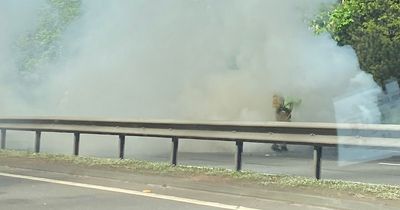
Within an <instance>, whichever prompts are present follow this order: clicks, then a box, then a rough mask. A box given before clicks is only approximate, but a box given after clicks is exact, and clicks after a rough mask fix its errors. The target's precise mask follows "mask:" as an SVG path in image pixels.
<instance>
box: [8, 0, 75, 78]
mask: <svg viewBox="0 0 400 210" xmlns="http://www.w3.org/2000/svg"><path fill="white" fill-rule="evenodd" d="M80 5H81V0H47V1H46V4H45V6H44V7H43V8H42V10H41V11H40V12H39V18H38V23H37V26H36V27H35V28H34V30H33V31H30V32H28V33H26V34H24V35H23V36H22V37H20V38H19V39H18V41H17V43H16V49H17V51H18V52H19V53H18V54H19V55H20V56H19V58H18V61H17V65H18V69H19V71H20V72H21V73H22V74H29V73H31V72H33V71H34V70H35V69H37V68H38V67H40V66H42V65H44V64H46V63H47V62H50V61H52V60H54V59H56V58H57V57H59V55H60V54H61V48H62V46H61V44H60V43H59V41H60V38H61V36H62V34H63V32H64V31H65V30H66V28H67V26H68V25H69V24H70V23H71V22H72V21H73V20H74V19H75V18H76V17H77V16H78V15H79V14H80Z"/></svg>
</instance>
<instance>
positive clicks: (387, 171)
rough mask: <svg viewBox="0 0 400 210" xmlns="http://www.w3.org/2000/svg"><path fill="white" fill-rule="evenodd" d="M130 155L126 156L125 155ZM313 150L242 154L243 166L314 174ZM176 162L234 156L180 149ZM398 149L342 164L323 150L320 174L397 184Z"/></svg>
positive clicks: (230, 164)
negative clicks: (383, 156) (388, 154)
mask: <svg viewBox="0 0 400 210" xmlns="http://www.w3.org/2000/svg"><path fill="white" fill-rule="evenodd" d="M131 157H132V158H136V159H144V160H150V161H162V162H168V161H169V156H168V155H158V156H143V155H141V156H131ZM128 158H129V157H128ZM312 158H313V157H312V150H310V149H307V148H300V149H297V150H295V151H293V150H292V151H289V152H285V153H276V152H269V153H267V154H266V153H258V154H257V153H256V154H246V153H245V154H244V156H243V169H244V170H251V171H257V172H264V173H269V174H289V175H298V176H306V177H314V174H313V170H314V169H313V159H312ZM178 163H179V164H184V165H195V166H211V167H222V168H230V169H234V156H233V154H228V153H180V154H179V155H178ZM399 177H400V153H396V152H393V153H392V156H391V157H386V158H382V159H377V160H371V161H367V162H352V163H346V164H343V163H342V162H339V161H338V160H337V154H336V152H335V150H333V149H330V150H329V149H328V150H324V151H323V158H322V178H323V179H339V180H347V181H355V182H366V183H376V184H395V185H400V179H399Z"/></svg>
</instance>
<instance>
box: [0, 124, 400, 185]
mask: <svg viewBox="0 0 400 210" xmlns="http://www.w3.org/2000/svg"><path fill="white" fill-rule="evenodd" d="M0 130H1V149H5V148H6V132H7V130H21V131H33V132H35V134H36V135H35V147H34V148H35V152H36V153H38V152H40V139H41V133H42V132H58V133H73V134H74V149H73V154H74V155H78V154H79V142H80V134H100V135H118V136H119V158H121V159H123V158H124V150H125V137H126V136H148V137H161V138H170V139H172V150H171V164H172V165H176V164H177V157H178V156H177V155H178V143H179V140H180V139H194V140H214V141H231V142H235V144H236V152H235V164H236V170H238V171H240V170H241V168H242V153H243V143H244V142H259V143H287V144H297V145H310V146H313V147H314V174H315V178H317V179H320V178H321V157H322V147H324V146H330V147H331V146H338V145H349V146H362V147H372V148H384V149H399V148H400V141H399V140H398V139H399V138H400V125H377V124H335V123H297V122H266V123H244V122H184V121H166V120H153V121H146V120H138V121H124V120H96V119H73V118H0Z"/></svg>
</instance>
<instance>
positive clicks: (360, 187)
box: [0, 150, 400, 200]
mask: <svg viewBox="0 0 400 210" xmlns="http://www.w3.org/2000/svg"><path fill="white" fill-rule="evenodd" d="M1 157H15V158H18V157H20V158H31V159H46V160H49V161H63V162H66V163H73V164H78V165H82V166H102V167H111V168H123V169H128V170H132V171H135V172H137V173H150V174H155V175H172V176H198V175H205V176H216V177H223V178H229V179H233V180H241V181H246V182H252V183H256V184H261V185H265V186H279V187H285V188H286V189H287V188H290V189H299V188H302V189H307V190H314V191H321V190H331V191H335V192H342V193H346V194H350V195H353V196H355V197H375V198H381V199H390V200H400V186H398V185H383V184H368V183H358V182H349V181H340V180H316V179H312V178H306V177H299V176H288V175H270V174H264V173H257V172H252V171H241V172H237V171H233V170H230V169H224V168H210V167H197V166H181V165H180V166H171V165H170V164H167V163H157V162H147V161H140V160H129V159H125V160H120V159H110V158H95V157H75V156H68V155H59V154H48V153H31V152H26V151H15V150H0V158H1Z"/></svg>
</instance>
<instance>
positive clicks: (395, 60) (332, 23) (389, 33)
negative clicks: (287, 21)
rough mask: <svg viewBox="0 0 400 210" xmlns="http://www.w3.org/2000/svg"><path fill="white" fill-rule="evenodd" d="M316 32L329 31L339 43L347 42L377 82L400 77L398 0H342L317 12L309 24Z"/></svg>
mask: <svg viewBox="0 0 400 210" xmlns="http://www.w3.org/2000/svg"><path fill="white" fill-rule="evenodd" d="M312 26H313V28H314V30H315V32H316V33H322V32H326V31H327V32H329V33H330V34H331V35H332V37H333V38H334V39H335V40H336V41H338V43H339V45H351V46H352V47H353V48H354V50H355V51H356V53H357V56H358V58H359V62H360V67H361V69H363V70H364V71H366V72H369V73H371V74H372V75H373V76H374V79H375V81H376V82H378V84H380V85H383V84H384V82H385V80H387V79H390V78H392V77H394V78H396V79H397V80H399V81H400V2H399V1H398V0H376V1H372V0H346V1H344V2H343V3H342V4H338V5H336V6H335V7H334V8H333V9H330V10H329V11H325V12H323V13H321V14H320V15H319V16H318V17H317V18H316V19H315V20H314V21H313V24H312Z"/></svg>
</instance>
